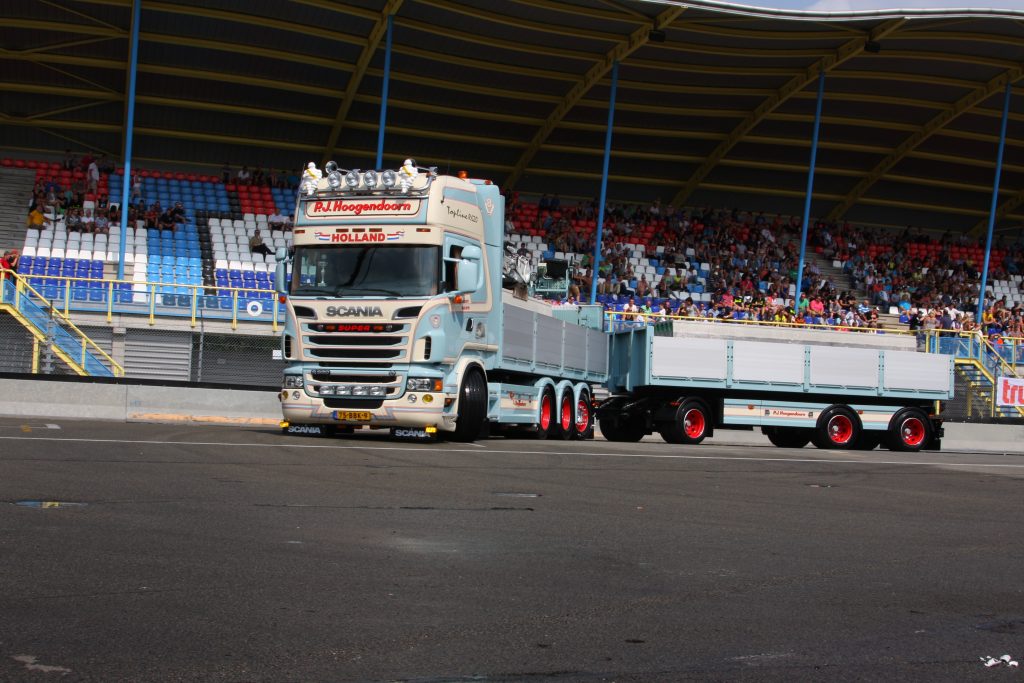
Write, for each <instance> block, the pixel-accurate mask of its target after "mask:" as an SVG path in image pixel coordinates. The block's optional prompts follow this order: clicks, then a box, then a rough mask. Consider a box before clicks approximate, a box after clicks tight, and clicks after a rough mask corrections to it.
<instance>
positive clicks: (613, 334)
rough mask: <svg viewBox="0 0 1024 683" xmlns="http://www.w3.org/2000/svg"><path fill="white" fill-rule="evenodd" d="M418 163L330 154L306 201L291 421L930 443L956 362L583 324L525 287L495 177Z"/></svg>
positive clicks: (832, 341)
mask: <svg viewBox="0 0 1024 683" xmlns="http://www.w3.org/2000/svg"><path fill="white" fill-rule="evenodd" d="M409 167H410V165H409V164H406V165H404V166H403V167H402V169H400V170H399V171H391V170H384V171H378V170H371V171H359V170H348V171H346V170H344V169H339V168H338V167H337V166H336V164H334V163H329V164H328V165H327V167H326V169H325V170H326V175H325V176H324V177H322V178H320V179H318V180H314V181H312V182H310V183H309V184H308V185H307V187H306V188H305V190H304V191H303V192H302V193H301V194H300V197H299V201H298V204H297V207H296V216H295V221H294V253H293V254H288V253H286V252H283V251H282V252H279V253H278V260H279V264H278V269H277V276H276V281H277V287H278V290H279V293H280V296H281V299H282V301H284V302H286V303H287V315H286V322H285V325H284V335H283V344H282V353H283V357H284V358H285V360H286V361H287V367H286V369H285V372H284V380H283V387H282V391H281V394H280V397H281V404H282V410H283V420H282V427H283V428H284V429H286V430H293V431H310V430H314V429H316V430H324V431H327V430H330V431H334V432H347V431H352V430H354V429H356V428H367V427H368V428H371V429H372V428H377V429H380V428H387V429H391V430H392V432H393V433H394V434H396V435H399V436H403V435H422V436H429V437H435V438H437V437H443V438H448V439H450V440H455V441H473V440H475V439H477V438H480V437H482V436H485V435H487V434H504V435H522V436H528V437H531V438H539V439H547V438H561V439H570V438H589V437H591V436H592V435H593V431H594V425H595V419H596V420H597V421H598V422H599V426H600V430H601V433H602V435H603V436H604V437H605V438H606V439H608V440H610V441H625V442H629V441H638V440H640V439H641V438H643V437H644V436H646V435H648V434H652V433H658V434H660V435H661V436H662V438H663V439H664V440H665V441H667V442H670V443H686V444H697V443H700V442H701V441H703V440H704V439H705V438H706V437H708V436H711V435H712V434H713V433H714V430H715V429H716V428H746V429H749V428H761V429H762V431H763V432H764V433H765V435H766V436H767V437H768V438H769V439H770V440H771V442H772V443H774V444H775V445H777V446H782V447H802V446H805V445H806V444H807V443H808V442H813V443H814V444H815V445H816V446H818V447H820V448H860V449H868V448H874V447H876V446H878V445H879V444H884V445H885V446H887V447H889V448H891V449H893V450H905V451H915V450H920V449H922V448H938V447H939V445H940V437H941V436H942V427H941V420H940V419H939V416H938V414H937V412H938V411H937V406H938V404H939V402H940V401H943V400H948V399H949V398H951V397H952V394H953V359H952V357H950V356H943V355H938V354H925V353H918V352H917V351H915V350H913V349H912V348H909V349H908V348H900V347H899V346H898V345H894V344H891V343H890V344H886V343H880V344H879V343H867V342H869V341H877V340H871V339H868V337H869V335H864V336H863V340H862V342H861V343H859V344H855V343H847V342H846V340H850V339H852V338H853V337H854V336H855V335H845V339H844V335H840V334H838V333H822V334H826V335H831V336H830V337H828V338H827V339H825V340H815V341H804V340H802V339H799V338H796V339H794V338H792V337H790V338H787V339H781V340H780V339H776V338H762V336H763V335H762V336H758V335H759V333H757V332H756V331H755V332H754V333H750V332H749V331H748V332H745V333H742V334H741V331H742V330H741V327H740V326H734V325H727V324H714V323H708V324H707V327H705V328H703V330H704V331H702V332H701V333H700V334H695V333H694V332H693V328H690V327H687V326H686V325H679V324H677V325H674V326H673V325H659V326H651V325H647V324H627V325H625V326H624V328H625V329H618V328H615V327H612V328H610V329H608V328H609V326H607V325H603V324H602V318H601V316H600V315H597V316H590V320H596V321H597V322H596V324H591V325H587V324H580V322H584V323H585V322H586V318H587V316H580V315H574V316H572V318H573V319H572V320H569V319H566V318H568V317H569V316H567V315H565V314H564V313H565V311H559V310H557V309H552V307H551V306H550V305H549V304H547V303H544V302H540V301H536V300H533V299H530V298H529V297H528V296H526V292H527V291H528V289H529V288H528V287H527V286H525V285H526V284H527V283H524V282H523V280H524V277H528V272H526V273H525V276H524V271H528V269H524V267H523V264H522V263H515V256H514V254H513V255H512V257H511V259H512V262H511V264H510V259H509V253H508V252H506V249H505V243H504V241H505V235H504V200H503V197H502V196H501V193H500V192H499V190H498V188H497V187H496V186H495V185H493V184H491V183H490V182H489V181H487V180H478V179H469V178H463V177H452V176H445V175H437V173H436V171H435V170H434V169H418V168H415V167H414V166H413V168H412V173H411V174H410V173H409V172H408V169H409ZM403 173H404V175H403ZM289 274H290V282H289ZM575 310H576V309H575V308H572V309H571V311H575ZM571 311H570V312H571ZM673 328H674V329H675V332H673V331H672V330H673ZM711 328H714V330H715V331H716V332H715V333H714V334H709V333H707V331H706V330H707V329H711ZM879 338H880V336H879ZM837 340H842V341H837ZM893 341H896V340H893ZM883 342H884V340H883ZM598 390H600V391H601V392H602V393H605V394H607V398H604V399H603V400H602V401H601V402H600V403H597V402H596V401H595V400H594V395H595V391H598Z"/></svg>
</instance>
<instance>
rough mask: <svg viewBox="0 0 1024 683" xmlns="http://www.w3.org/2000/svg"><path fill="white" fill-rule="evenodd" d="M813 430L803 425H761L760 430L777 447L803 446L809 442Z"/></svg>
mask: <svg viewBox="0 0 1024 683" xmlns="http://www.w3.org/2000/svg"><path fill="white" fill-rule="evenodd" d="M813 431H814V430H812V429H806V428H803V427H775V426H768V427H761V432H762V433H763V434H764V435H765V436H767V437H768V440H769V441H771V443H772V445H773V446H775V447H777V448H803V447H804V446H806V445H807V444H808V443H810V442H811V433H812V432H813Z"/></svg>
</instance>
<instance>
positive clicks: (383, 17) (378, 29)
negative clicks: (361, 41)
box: [321, 0, 404, 163]
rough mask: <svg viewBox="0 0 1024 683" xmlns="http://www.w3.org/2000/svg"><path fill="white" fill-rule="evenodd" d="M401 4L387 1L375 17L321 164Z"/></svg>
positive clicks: (328, 137)
mask: <svg viewBox="0 0 1024 683" xmlns="http://www.w3.org/2000/svg"><path fill="white" fill-rule="evenodd" d="M403 2H404V0H388V1H387V3H385V5H384V8H383V9H382V10H381V12H380V15H379V16H378V17H377V21H376V22H375V23H374V25H373V28H372V29H370V34H369V36H367V38H366V45H365V46H364V47H363V51H362V52H361V53H360V54H359V59H357V60H356V64H355V68H354V69H353V70H352V75H351V76H350V77H349V79H348V85H347V86H346V87H345V94H344V95H342V98H341V103H340V104H339V105H338V113H337V114H335V116H334V122H333V123H332V124H331V132H330V133H329V134H328V136H327V144H326V145H325V146H324V151H323V155H322V157H323V158H322V160H321V161H322V163H326V162H327V161H328V160H329V159H330V158H331V155H332V154H333V153H334V148H335V147H336V146H337V144H338V137H339V136H340V135H341V129H342V127H343V126H344V125H345V119H346V118H348V112H349V110H350V109H351V108H352V103H353V102H355V99H356V94H357V93H358V91H359V86H360V85H361V84H362V82H363V76H365V75H366V72H367V69H369V68H370V60H371V59H373V55H374V54H375V53H376V52H377V48H378V47H379V46H380V41H381V40H382V39H383V38H384V35H385V33H387V30H388V17H390V16H393V15H394V14H395V13H396V12H398V10H399V9H401V7H402V3H403Z"/></svg>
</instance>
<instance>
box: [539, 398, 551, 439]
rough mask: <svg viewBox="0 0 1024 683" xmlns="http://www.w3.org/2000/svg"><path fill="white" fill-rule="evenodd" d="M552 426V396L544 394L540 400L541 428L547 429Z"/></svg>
mask: <svg viewBox="0 0 1024 683" xmlns="http://www.w3.org/2000/svg"><path fill="white" fill-rule="evenodd" d="M550 426H551V397H550V396H548V395H547V394H544V398H542V399H541V400H540V428H541V429H543V430H544V431H547V429H548V427H550Z"/></svg>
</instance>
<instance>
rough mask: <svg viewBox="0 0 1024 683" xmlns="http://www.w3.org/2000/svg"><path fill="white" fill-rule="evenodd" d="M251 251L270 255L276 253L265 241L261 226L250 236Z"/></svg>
mask: <svg viewBox="0 0 1024 683" xmlns="http://www.w3.org/2000/svg"><path fill="white" fill-rule="evenodd" d="M249 251H251V252H252V253H254V254H263V255H264V256H270V255H271V254H273V253H274V252H272V251H271V250H270V247H268V246H267V245H266V244H264V243H263V238H262V237H261V236H260V230H259V228H256V232H254V233H253V234H252V237H250V238H249Z"/></svg>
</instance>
